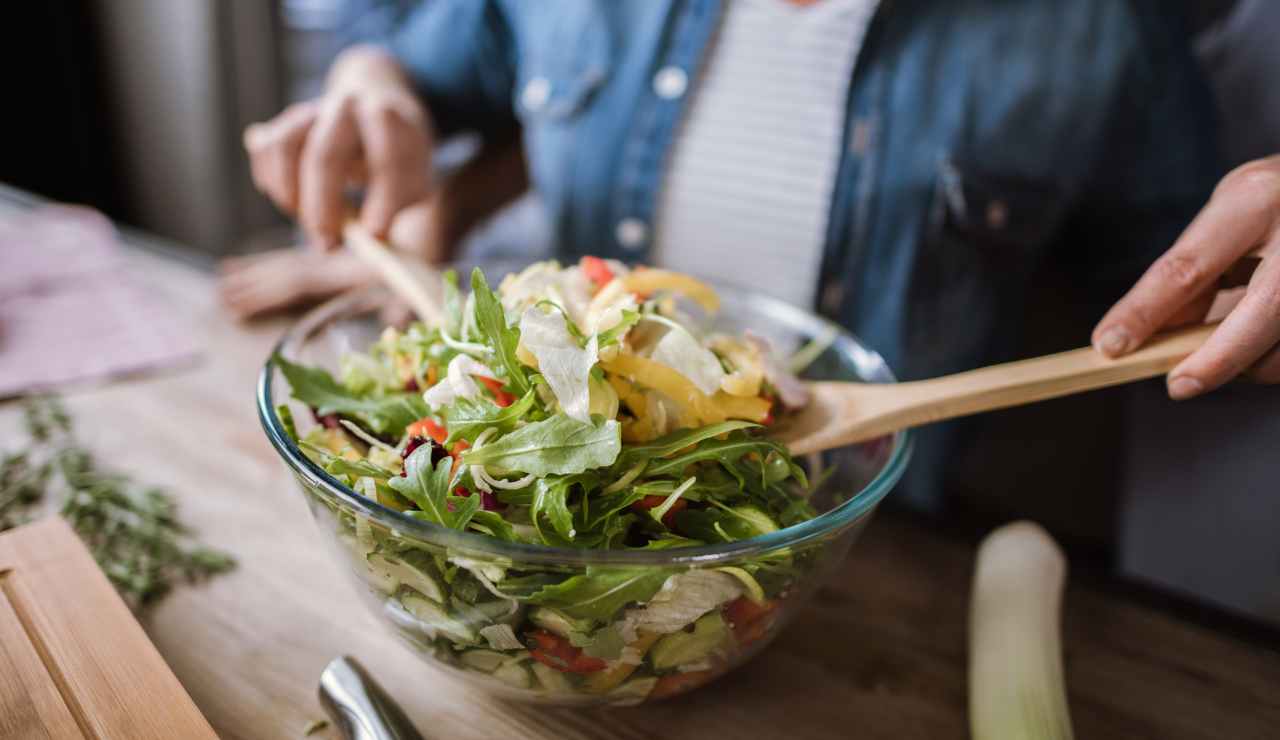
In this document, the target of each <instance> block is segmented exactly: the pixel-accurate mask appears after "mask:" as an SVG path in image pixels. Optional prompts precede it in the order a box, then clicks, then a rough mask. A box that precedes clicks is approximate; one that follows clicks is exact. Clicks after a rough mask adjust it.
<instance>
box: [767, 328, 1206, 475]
mask: <svg viewBox="0 0 1280 740" xmlns="http://www.w3.org/2000/svg"><path fill="white" fill-rule="evenodd" d="M1215 328H1216V325H1215V324H1203V325H1200V326H1194V327H1191V328H1188V329H1182V330H1179V331H1174V332H1168V333H1165V334H1159V335H1157V336H1155V337H1152V338H1151V339H1150V340H1149V341H1148V342H1147V343H1146V344H1145V345H1143V346H1142V348H1141V349H1139V350H1138V351H1136V352H1133V353H1131V354H1129V355H1125V356H1124V357H1118V358H1115V359H1110V358H1107V357H1104V356H1103V355H1101V354H1099V353H1098V352H1097V351H1095V350H1094V349H1093V348H1091V347H1085V348H1083V349H1075V350H1071V351H1069V352H1061V353H1058V354H1055V355H1046V356H1044V357H1036V358H1033V359H1030V360H1019V361H1017V362H1009V363H1005V364H1003V365H992V366H991V367H984V368H980V369H978V370H970V371H969V372H963V373H957V374H955V375H946V376H943V377H941V378H932V379H929V380H917V381H913V382H909V383H847V382H814V383H809V384H808V386H809V391H810V393H811V398H810V399H809V404H808V405H807V406H805V407H804V408H802V409H800V410H799V411H797V412H795V414H794V415H792V416H790V417H785V418H784V419H781V420H779V423H778V425H777V427H776V429H775V430H774V431H772V432H771V434H770V436H772V437H774V438H775V439H777V440H778V441H780V442H783V443H785V444H786V445H787V447H788V448H790V449H791V452H792V453H793V454H796V455H803V454H807V453H810V452H820V451H822V450H829V449H833V448H836V447H842V446H844V445H848V444H853V443H855V442H861V441H865V440H868V439H873V438H875V437H880V436H883V435H886V434H891V433H893V432H896V431H898V430H901V429H907V428H910V427H915V426H920V425H922V424H929V423H932V422H935V421H944V420H946V419H955V418H957V417H961V416H968V415H970V414H976V413H979V412H982V411H992V410H995V409H1002V408H1008V407H1010V406H1021V405H1023V404H1028V403H1034V402H1036V401H1043V400H1045V399H1049V398H1057V397H1059V396H1067V395H1071V394H1073V393H1083V392H1085V391H1091V390H1095V389H1097V388H1106V387H1108V386H1113V385H1120V384H1122V383H1132V382H1133V381H1136V380H1145V379H1147V378H1154V377H1156V376H1158V375H1162V374H1164V373H1167V372H1168V371H1170V370H1172V369H1173V368H1174V366H1175V365H1177V364H1178V363H1179V362H1181V361H1182V360H1183V359H1185V358H1186V357H1187V356H1188V355H1190V354H1191V353H1192V352H1194V351H1195V350H1196V349H1198V348H1199V347H1200V345H1202V344H1204V342H1205V340H1206V339H1208V338H1209V335H1210V334H1211V333H1213V330H1214V329H1215Z"/></svg>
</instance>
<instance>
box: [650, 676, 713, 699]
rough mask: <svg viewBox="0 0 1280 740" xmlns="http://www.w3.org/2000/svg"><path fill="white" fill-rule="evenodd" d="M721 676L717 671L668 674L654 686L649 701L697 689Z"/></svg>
mask: <svg viewBox="0 0 1280 740" xmlns="http://www.w3.org/2000/svg"><path fill="white" fill-rule="evenodd" d="M717 675H719V674H718V673H717V672H716V671H687V672H685V673H668V674H667V675H665V676H663V677H662V678H659V679H658V682H657V683H656V684H654V685H653V689H652V690H650V691H649V696H648V697H646V698H648V699H665V698H667V697H669V696H675V695H676V694H683V693H684V692H686V691H690V690H692V689H696V688H697V687H699V686H701V685H702V684H704V683H706V682H708V681H710V680H711V679H713V678H715V677H716V676H717Z"/></svg>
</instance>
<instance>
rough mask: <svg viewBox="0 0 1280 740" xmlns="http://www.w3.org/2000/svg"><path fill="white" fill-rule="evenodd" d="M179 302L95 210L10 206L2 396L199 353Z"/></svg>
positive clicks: (2, 271) (0, 304) (3, 266)
mask: <svg viewBox="0 0 1280 740" xmlns="http://www.w3.org/2000/svg"><path fill="white" fill-rule="evenodd" d="M197 352H198V348H197V345H196V343H195V341H194V340H193V338H192V332H191V330H190V327H188V326H187V325H186V324H185V322H184V321H183V320H182V319H180V318H179V317H178V316H176V315H175V312H174V311H173V309H172V306H170V305H168V303H167V302H166V301H164V300H163V299H162V298H161V297H160V296H158V295H156V294H155V293H154V292H153V291H150V290H148V289H147V287H146V285H145V284H144V283H142V282H141V281H140V280H139V279H138V278H137V277H136V276H135V275H134V274H133V273H132V272H131V271H130V270H129V269H128V265H127V264H126V261H125V259H124V256H123V255H122V254H121V247H120V243H119V239H118V237H117V235H116V231H115V228H114V227H113V226H112V224H111V222H110V221H108V220H107V219H106V217H104V216H103V215H102V214H100V213H98V212H97V211H94V210H92V209H89V208H81V207H73V206H47V207H43V208H39V209H36V210H32V211H14V212H10V213H3V212H0V398H5V397H9V396H15V395H20V394H24V393H32V392H40V391H47V390H52V389H55V388H58V387H60V386H63V385H67V384H72V383H84V382H89V381H100V380H105V379H109V378H113V377H119V376H122V375H129V374H133V373H138V372H142V371H146V370H151V369H155V368H160V367H165V366H169V365H173V364H175V363H181V362H186V361H190V360H191V359H193V358H194V357H196V355H197Z"/></svg>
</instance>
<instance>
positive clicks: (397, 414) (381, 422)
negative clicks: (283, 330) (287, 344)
mask: <svg viewBox="0 0 1280 740" xmlns="http://www.w3.org/2000/svg"><path fill="white" fill-rule="evenodd" d="M271 361H272V362H273V363H275V365H276V367H278V368H280V372H281V373H283V374H284V377H285V379H286V380H288V381H289V386H290V388H291V389H292V391H293V397H294V398H296V399H298V400H299V401H301V402H303V403H305V404H307V405H308V406H312V407H314V408H315V409H316V413H318V414H320V415H321V416H323V415H325V414H347V415H350V416H354V417H355V418H357V419H359V420H360V421H361V422H363V423H364V425H365V426H367V427H368V428H369V430H370V431H372V432H373V433H374V434H388V433H397V434H398V433H400V432H401V431H403V430H404V428H405V427H407V426H409V425H410V424H412V423H413V422H415V421H417V420H418V419H421V418H422V417H424V416H426V415H427V413H428V409H427V404H426V402H425V401H423V400H422V397H421V396H420V395H418V394H417V393H392V394H389V395H386V396H367V397H362V396H359V395H357V394H355V393H353V392H352V391H350V390H348V389H347V388H346V387H344V386H342V385H341V384H340V383H338V381H336V380H334V379H333V376H332V375H330V374H329V373H327V372H325V370H324V369H323V368H318V367H304V366H302V365H295V364H294V363H292V362H289V361H288V360H286V359H284V358H283V357H281V356H280V355H279V354H277V355H275V356H273V357H272V358H271Z"/></svg>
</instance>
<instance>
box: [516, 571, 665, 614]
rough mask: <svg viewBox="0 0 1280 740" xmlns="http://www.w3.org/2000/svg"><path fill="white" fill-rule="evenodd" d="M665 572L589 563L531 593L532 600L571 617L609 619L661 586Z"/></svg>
mask: <svg viewBox="0 0 1280 740" xmlns="http://www.w3.org/2000/svg"><path fill="white" fill-rule="evenodd" d="M667 575H668V574H667V572H666V571H664V570H662V569H661V568H605V567H602V566H594V565H588V566H587V572H586V573H585V574H583V575H577V576H573V577H571V578H568V579H566V580H564V581H562V582H561V583H558V584H556V585H554V586H546V587H545V588H543V589H541V590H540V591H538V592H536V593H534V594H532V595H530V596H529V597H528V600H529V602H530V603H533V604H541V605H543V606H553V607H555V608H556V609H559V610H560V611H562V612H564V613H565V614H568V615H569V616H571V617H577V618H580V619H598V620H600V621H606V622H607V621H609V620H610V619H612V618H613V616H614V615H615V614H617V613H618V611H619V610H621V609H622V607H624V606H626V605H627V604H629V603H631V602H633V601H637V602H644V601H648V600H649V599H651V598H653V595H654V594H655V593H657V592H658V589H660V588H662V584H663V583H665V582H666V580H667Z"/></svg>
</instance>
